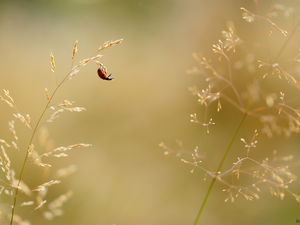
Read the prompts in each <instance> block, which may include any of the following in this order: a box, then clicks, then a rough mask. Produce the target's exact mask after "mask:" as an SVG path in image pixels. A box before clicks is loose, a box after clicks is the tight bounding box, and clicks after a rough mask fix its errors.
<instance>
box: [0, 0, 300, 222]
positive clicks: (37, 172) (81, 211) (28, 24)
mask: <svg viewBox="0 0 300 225" xmlns="http://www.w3.org/2000/svg"><path fill="white" fill-rule="evenodd" d="M258 2H259V6H260V12H262V14H264V13H265V12H266V10H267V9H268V7H270V5H271V4H274V3H275V2H278V3H281V4H286V5H287V6H293V7H294V8H295V9H296V13H295V18H293V17H289V18H286V17H284V15H282V14H280V16H281V17H280V18H274V21H275V22H276V24H277V25H278V26H279V27H281V28H283V29H285V30H287V31H290V30H291V29H292V26H293V22H294V19H296V22H298V20H299V7H300V4H299V2H298V1H258ZM240 7H244V8H246V9H248V10H250V11H251V12H255V13H257V8H256V6H255V4H254V1H249V0H227V1H222V0H212V1H206V0H189V1H181V0H152V1H146V0H124V1H121V0H119V1H118V0H102V1H100V0H99V1H97V0H66V1H58V0H55V1H35V0H31V1H29V0H25V1H21V0H19V1H6V0H1V1H0V49H1V51H0V84H1V85H0V90H1V95H4V93H3V92H2V89H7V90H9V91H10V95H11V96H12V97H13V98H14V100H15V103H16V105H17V107H18V109H19V110H20V112H21V113H23V114H24V115H25V114H27V113H28V114H29V115H30V116H31V119H32V123H33V124H35V123H36V122H37V119H38V118H39V116H40V114H41V113H42V111H43V109H44V107H45V105H46V95H45V91H44V88H45V87H47V88H48V90H49V92H50V93H52V92H53V90H54V89H55V85H56V84H55V77H54V75H53V73H52V72H51V65H50V57H49V54H50V50H51V51H52V52H53V55H54V58H55V64H56V74H57V77H58V80H61V79H63V78H64V77H65V76H66V75H67V74H68V72H69V71H70V69H71V55H72V48H73V46H74V43H75V41H76V40H78V52H77V54H76V56H75V64H76V63H78V62H79V61H80V60H82V59H84V58H87V57H90V56H91V55H92V54H93V53H95V52H96V51H97V49H98V48H99V47H100V46H101V45H102V44H103V43H104V42H106V41H110V40H117V39H121V38H122V39H123V42H122V43H121V44H118V45H116V46H114V47H112V48H110V49H107V50H104V51H102V52H100V54H102V55H103V57H102V58H101V59H100V61H101V63H103V64H104V65H105V66H106V67H107V69H108V72H110V71H113V74H112V77H113V78H114V80H113V81H105V80H101V79H100V78H99V77H98V75H97V68H98V67H97V65H96V64H95V63H93V62H90V63H89V64H87V65H86V66H85V67H82V68H81V69H80V72H79V73H78V74H77V75H76V76H75V77H74V78H73V79H72V80H70V81H68V82H66V83H65V84H64V85H62V87H61V88H60V89H59V90H58V92H57V94H56V96H55V98H54V100H53V102H61V101H62V100H65V99H68V100H72V101H75V104H74V105H75V106H80V107H84V108H86V109H87V111H84V112H81V113H76V112H73V113H71V112H64V113H63V114H61V115H60V117H59V118H58V119H56V120H54V121H53V123H48V124H46V125H45V126H44V129H46V128H47V132H48V133H49V142H51V144H52V145H53V146H54V147H59V146H68V145H71V144H76V143H89V144H92V147H88V148H78V149H74V150H71V151H69V152H68V155H69V156H68V157H65V158H58V159H56V158H55V159H47V161H48V162H49V163H50V164H52V168H51V169H50V170H49V171H48V172H47V176H49V177H50V176H51V174H52V175H53V174H54V173H55V171H56V170H57V169H59V168H62V167H68V166H69V165H76V172H75V173H73V174H72V175H70V176H68V177H66V178H65V179H62V182H61V183H60V184H57V185H54V186H52V187H50V188H49V190H48V193H47V197H46V199H47V201H49V202H51V200H53V199H55V198H57V197H58V196H59V195H61V194H65V193H66V192H67V191H68V190H72V191H73V196H72V198H70V199H69V200H68V201H67V202H66V203H65V204H64V206H63V210H64V212H65V214H64V215H63V216H61V217H56V218H55V219H54V220H53V221H48V220H46V219H44V218H43V216H42V212H43V210H45V208H46V207H47V204H45V206H43V207H42V208H41V209H38V210H36V211H34V212H33V213H30V212H31V210H32V209H33V208H31V209H27V208H24V207H23V208H22V207H18V208H17V209H16V214H18V215H20V216H21V217H22V218H24V219H26V220H29V221H31V224H45V225H48V224H57V225H60V224H64V225H65V224H72V225H79V224H91V225H98V224H110V225H112V224H116V225H121V224H130V225H134V224H143V225H150V224H151V225H152V224H172V225H176V224H178V225H180V224H193V222H194V220H195V217H196V215H197V213H198V210H199V208H200V206H201V204H202V201H203V198H204V196H205V194H206V191H207V189H208V186H209V182H210V180H211V178H208V179H207V181H203V177H204V173H203V172H202V171H200V170H196V171H195V172H194V173H193V174H192V173H190V170H191V169H192V167H191V166H190V165H186V164H184V163H182V162H181V161H180V159H181V158H184V159H187V160H191V161H192V159H191V156H190V155H185V156H180V157H176V156H175V155H171V156H170V157H169V158H167V157H165V156H164V154H163V150H162V149H161V148H159V147H158V144H159V143H160V142H162V141H163V142H164V143H166V144H167V145H168V146H170V147H172V148H174V149H176V148H177V147H176V144H175V140H176V139H179V140H181V141H183V144H184V146H185V148H186V149H190V150H193V149H194V148H195V146H199V151H200V146H201V143H202V141H203V140H202V138H203V128H202V127H200V126H198V125H197V124H193V123H190V114H191V113H195V112H197V115H198V116H199V118H203V116H201V106H200V104H199V103H198V102H197V99H198V98H197V97H196V96H192V95H191V93H190V92H189V91H188V87H190V86H194V85H196V86H198V88H199V89H202V88H206V84H205V79H203V77H201V76H200V75H188V74H187V73H186V70H187V69H190V68H192V67H193V66H195V65H196V62H195V61H194V60H193V58H192V53H193V52H196V53H200V52H201V53H203V55H204V56H205V57H207V58H208V59H211V60H212V61H213V64H214V65H215V66H216V67H218V68H219V69H221V68H222V69H223V70H226V63H225V62H223V61H221V62H219V61H218V57H219V56H218V55H215V54H213V52H212V50H211V49H212V45H213V44H216V43H218V40H219V39H222V35H221V31H222V30H228V29H227V26H226V23H228V21H233V22H234V24H235V27H236V30H237V33H238V34H240V35H241V36H242V37H243V38H245V39H247V40H252V41H253V42H255V41H257V42H262V41H261V40H262V34H261V33H262V27H261V24H260V23H259V22H257V21H256V22H254V23H247V22H245V21H244V20H243V19H242V11H241V10H240ZM282 18H283V19H282ZM273 33H274V34H273V35H275V37H277V36H278V38H277V39H275V41H274V39H272V40H271V38H270V45H271V46H274V47H271V48H270V49H271V52H272V51H274V52H278V50H279V49H280V48H281V46H282V45H283V43H284V38H285V39H286V37H284V36H283V35H281V34H280V32H279V31H278V30H276V29H274V31H273ZM270 37H272V36H270ZM278 43H280V45H279V44H278ZM299 47H300V45H299V33H298V34H296V35H295V36H294V37H293V39H292V40H291V43H290V47H289V48H287V51H285V52H284V54H283V56H282V57H284V56H287V57H288V58H289V57H290V56H291V57H293V56H294V55H296V54H297V52H298V49H299ZM249 48H251V47H249ZM242 50H243V49H239V48H238V47H237V50H236V51H237V53H235V54H236V57H237V58H238V57H239V54H241V51H242ZM261 52H262V53H261V55H259V56H256V58H255V60H256V61H255V62H254V63H255V68H256V69H257V70H258V63H257V59H261V60H265V61H267V60H266V55H265V54H266V53H265V50H264V49H263V48H262V49H261ZM274 54H275V53H274ZM241 57H242V56H241ZM241 57H240V58H241ZM233 60H237V59H233ZM298 64H299V63H298ZM298 68H299V66H298ZM235 73H236V74H240V75H241V76H239V75H237V77H238V78H236V85H237V88H238V89H239V91H240V92H242V91H243V88H244V87H245V86H246V85H247V82H249V79H248V78H249V77H248V78H247V80H246V79H244V78H243V77H242V75H243V71H242V70H240V71H238V72H236V71H235ZM257 74H259V75H257V76H261V77H262V76H263V74H264V72H263V70H262V71H258V73H257ZM261 77H260V78H261ZM295 78H296V80H298V81H300V76H299V69H298V75H296V77H295ZM250 80H251V79H250ZM268 81H269V83H268ZM266 83H267V84H266V86H265V88H266V89H268V88H273V87H279V89H278V92H277V94H278V98H277V101H279V91H283V92H285V94H286V98H290V99H296V97H297V96H299V90H298V89H297V88H295V87H293V88H291V87H290V86H289V84H287V82H286V81H285V80H284V79H283V80H279V79H278V78H277V77H276V76H271V75H270V77H268V79H267V82H266ZM291 89H292V90H291ZM289 91H291V92H292V91H293V93H297V96H289ZM215 105H216V104H215ZM294 106H295V107H298V109H299V101H298V102H296V103H295V105H294ZM222 107H223V109H222V110H221V111H220V112H217V110H216V107H215V108H214V109H212V108H213V107H212V108H211V109H210V111H209V115H208V118H213V121H214V122H215V123H216V124H219V126H218V127H214V126H216V125H214V126H211V127H210V134H209V136H207V142H208V143H209V146H208V149H207V150H208V156H210V160H211V165H212V166H213V167H214V168H215V169H216V168H217V166H218V163H219V162H220V160H221V157H222V156H223V154H224V152H225V149H226V148H227V146H228V144H229V142H230V138H231V137H232V135H233V133H234V131H235V128H236V127H237V124H238V122H239V121H240V118H241V117H242V116H243V114H242V113H241V112H240V111H238V110H237V109H235V108H233V107H231V108H230V104H228V103H226V101H223V102H222ZM0 110H1V118H0V127H1V129H0V138H1V139H5V140H11V139H12V137H11V134H10V131H9V127H8V121H11V120H16V119H15V118H14V117H13V116H12V113H13V110H12V109H11V108H9V107H8V106H7V105H6V104H5V103H3V102H0ZM276 113H277V112H276ZM276 113H275V114H276ZM47 115H48V116H50V115H51V114H47ZM45 118H47V116H46V117H45ZM262 126H263V125H262V123H260V122H259V120H258V119H251V118H249V119H248V118H247V120H246V122H245V124H244V125H243V127H242V129H241V131H240V133H239V134H238V136H237V138H236V140H235V142H234V144H233V149H234V150H232V152H230V155H229V156H228V159H227V160H226V162H225V165H224V166H223V168H224V169H225V168H228V166H230V165H232V162H234V160H236V158H237V157H241V156H242V155H243V154H245V151H246V150H245V148H244V144H243V143H242V142H241V141H239V139H240V138H244V139H245V140H250V139H251V138H252V135H253V132H254V130H255V129H257V130H258V133H259V136H258V144H257V146H258V148H257V149H255V151H257V152H253V155H254V156H255V158H256V159H257V161H261V160H263V159H265V158H266V157H272V152H273V150H274V149H277V151H278V155H279V154H280V156H285V155H290V154H293V155H294V156H295V158H296V159H299V157H300V153H299V146H300V143H299V134H292V135H291V137H289V139H288V141H287V139H286V138H285V137H284V135H281V136H276V135H275V136H274V137H273V139H269V138H268V137H267V135H266V134H262V132H261V129H262ZM15 129H16V132H17V135H18V137H19V143H18V144H19V146H20V148H21V151H22V150H23V151H25V149H24V148H26V145H27V144H28V140H29V138H30V132H29V130H28V129H26V128H25V127H24V126H23V124H21V123H20V121H17V120H16V121H15ZM44 129H43V130H44ZM38 142H39V139H38V136H36V137H35V139H34V143H35V146H36V147H35V148H36V150H37V151H38V152H39V146H40V145H39V143H38ZM42 151H43V149H41V152H42ZM252 151H253V150H252ZM7 153H8V155H9V157H10V158H11V164H12V165H11V167H12V168H14V170H15V172H16V174H17V176H16V177H18V174H19V171H20V168H21V164H22V158H21V157H20V155H19V154H18V153H17V152H8V150H7ZM44 170H45V169H44V168H40V167H35V166H28V168H25V172H24V180H25V181H27V185H29V186H33V187H34V186H37V185H39V184H41V183H43V182H46V181H47V180H49V179H50V178H43V179H44V180H43V179H39V180H37V177H42V176H44V175H45V171H44ZM291 170H293V172H294V173H296V174H297V171H299V166H298V167H294V168H293V167H291ZM298 175H299V172H298ZM1 176H3V175H1ZM1 179H4V178H1ZM51 179H52V178H51ZM290 186H291V189H292V190H293V192H296V193H297V194H300V185H299V181H295V182H294V183H293V184H291V185H290ZM223 188H224V187H223V186H222V185H221V184H217V185H215V186H214V188H213V190H212V193H211V195H210V196H209V199H208V203H207V205H206V207H205V208H204V211H203V215H202V216H201V218H200V223H199V224H294V223H295V221H296V219H297V218H300V205H299V203H298V202H297V201H295V199H294V198H293V197H292V196H291V195H289V194H288V193H287V194H286V196H285V199H284V200H283V201H282V200H280V199H279V198H276V197H274V196H271V194H270V191H269V189H268V187H267V186H265V187H263V188H261V192H262V193H261V199H260V200H253V201H252V202H251V201H247V200H246V199H245V198H243V197H240V198H237V199H236V201H235V202H234V203H233V204H231V203H229V202H227V203H225V202H224V199H225V198H226V197H227V195H226V193H224V192H222V189H223ZM22 198H24V199H25V196H22V195H20V199H18V203H21V202H22V201H25V200H22ZM10 204H11V200H10V199H9V197H8V196H7V195H5V194H3V193H2V194H1V195H0V210H1V211H5V210H9V209H10ZM6 212H7V211H6ZM1 221H8V219H7V218H5V217H3V215H2V217H1ZM3 224H7V223H3Z"/></svg>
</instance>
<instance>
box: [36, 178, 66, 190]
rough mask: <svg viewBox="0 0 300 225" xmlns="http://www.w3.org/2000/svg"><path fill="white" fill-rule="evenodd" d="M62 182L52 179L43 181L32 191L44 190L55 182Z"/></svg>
mask: <svg viewBox="0 0 300 225" xmlns="http://www.w3.org/2000/svg"><path fill="white" fill-rule="evenodd" d="M60 182H61V181H60V180H50V181H48V182H46V183H43V184H41V185H39V186H38V187H36V188H35V189H33V190H32V191H43V190H45V188H46V187H50V186H52V185H54V184H59V183H60Z"/></svg>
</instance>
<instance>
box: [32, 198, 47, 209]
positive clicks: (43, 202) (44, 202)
mask: <svg viewBox="0 0 300 225" xmlns="http://www.w3.org/2000/svg"><path fill="white" fill-rule="evenodd" d="M46 202H47V201H46V200H44V201H42V202H41V203H40V204H39V205H38V206H37V207H35V208H34V210H33V211H35V210H37V209H39V208H41V207H42V206H43V205H45V204H46Z"/></svg>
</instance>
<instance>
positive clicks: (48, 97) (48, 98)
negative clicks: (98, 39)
mask: <svg viewBox="0 0 300 225" xmlns="http://www.w3.org/2000/svg"><path fill="white" fill-rule="evenodd" d="M45 92H46V96H47V100H48V101H49V100H50V96H49V91H48V89H47V88H45Z"/></svg>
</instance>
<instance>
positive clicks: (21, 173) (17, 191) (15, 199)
mask: <svg viewBox="0 0 300 225" xmlns="http://www.w3.org/2000/svg"><path fill="white" fill-rule="evenodd" d="M71 72H72V70H71V71H70V72H69V73H68V75H67V76H66V77H65V78H64V79H63V80H62V81H61V82H60V84H59V85H57V86H56V88H55V90H54V92H53V93H52V95H51V97H50V98H49V100H48V102H47V104H46V106H45V109H44V110H43V112H42V114H41V116H40V118H39V120H38V121H37V123H36V125H35V128H34V130H33V131H32V135H31V138H30V141H29V144H28V149H29V146H30V145H31V144H32V141H33V138H34V135H35V133H36V131H37V129H38V128H39V124H40V122H41V119H42V118H43V116H44V114H45V112H46V110H47V109H48V107H49V105H50V102H51V101H52V98H53V97H54V95H55V93H56V91H57V90H58V88H59V87H60V86H61V85H62V83H63V82H64V81H65V80H66V79H67V77H68V76H69V75H70V73H71ZM28 149H27V152H26V156H25V158H24V161H23V166H22V169H21V172H20V176H19V181H18V187H20V183H21V180H22V175H23V172H24V169H25V165H26V162H27V158H28V153H29V151H28ZM18 193H19V188H16V192H15V195H14V204H13V206H12V211H11V220H10V225H12V223H13V218H14V212H15V207H16V203H17V196H18Z"/></svg>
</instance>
